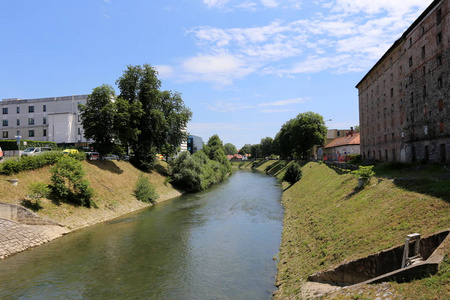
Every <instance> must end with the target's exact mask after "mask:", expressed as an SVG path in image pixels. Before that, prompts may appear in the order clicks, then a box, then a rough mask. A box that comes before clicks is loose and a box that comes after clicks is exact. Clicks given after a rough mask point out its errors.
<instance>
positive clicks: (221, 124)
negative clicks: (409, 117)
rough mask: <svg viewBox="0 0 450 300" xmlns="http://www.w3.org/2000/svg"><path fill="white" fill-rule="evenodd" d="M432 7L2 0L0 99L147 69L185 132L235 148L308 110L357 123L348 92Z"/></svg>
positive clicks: (266, 0)
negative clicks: (187, 112)
mask: <svg viewBox="0 0 450 300" xmlns="http://www.w3.org/2000/svg"><path fill="white" fill-rule="evenodd" d="M431 2H432V1H431V0H427V1H425V0H402V1H393V0H377V1H374V0H315V1H305V0H283V1H282V0H178V1H175V0H128V1H124V0H120V1H119V0H76V1H75V0H66V1H61V0H53V1H48V0H41V1H21V0H17V1H5V0H0V3H1V7H2V9H1V10H0V28H1V29H0V32H1V35H0V41H1V45H2V46H1V48H0V53H1V55H0V82H1V84H0V98H1V99H7V98H22V99H28V98H40V97H54V96H67V95H75V94H89V93H91V91H92V89H93V88H95V87H96V86H99V85H101V84H104V83H105V84H110V85H112V86H114V87H115V88H116V91H117V87H116V86H115V81H116V80H117V78H119V77H120V76H121V74H122V73H123V71H124V70H125V68H126V66H127V65H142V64H145V63H148V64H150V65H152V66H154V67H155V68H157V70H158V71H159V77H160V79H161V80H162V83H163V84H162V88H163V89H165V90H173V91H178V92H180V93H182V97H183V100H184V102H185V103H186V105H187V106H188V107H189V108H190V109H191V110H192V111H193V118H192V121H191V122H190V123H189V125H188V131H189V132H190V133H191V134H194V135H198V136H201V137H202V138H203V140H205V141H207V139H208V138H209V137H210V136H211V135H213V134H216V133H217V134H219V136H220V137H221V139H222V140H223V141H224V142H225V143H227V142H231V143H233V144H234V145H236V147H238V148H240V147H242V146H243V145H244V144H246V143H249V144H255V143H259V141H260V140H261V138H264V137H267V136H270V137H274V136H275V134H276V133H277V132H278V131H279V129H280V127H281V125H282V124H283V123H285V122H286V121H288V120H289V119H291V118H293V117H295V116H296V115H297V114H299V113H302V112H306V111H314V112H317V113H319V114H321V115H322V116H323V117H324V118H325V119H327V120H329V119H331V120H332V121H328V122H327V125H328V126H329V127H330V128H339V129H345V128H349V127H350V126H354V125H358V123H359V120H358V119H359V117H358V93H357V90H356V88H355V85H356V84H357V83H358V82H359V81H360V80H361V79H362V77H363V76H364V75H365V74H366V73H367V71H368V70H369V69H370V68H371V67H372V66H373V65H374V64H375V63H376V61H377V60H378V59H379V58H380V57H381V56H382V55H383V54H384V53H385V52H386V50H387V49H388V48H389V47H390V46H391V45H392V43H393V42H394V41H395V40H396V39H398V38H399V37H400V36H401V34H402V33H403V32H404V31H405V30H406V28H407V27H408V26H409V25H410V24H412V22H413V21H414V20H415V19H416V18H417V17H418V16H419V15H420V14H421V13H422V11H423V10H424V9H425V8H426V7H427V6H428V5H429V4H430V3H431Z"/></svg>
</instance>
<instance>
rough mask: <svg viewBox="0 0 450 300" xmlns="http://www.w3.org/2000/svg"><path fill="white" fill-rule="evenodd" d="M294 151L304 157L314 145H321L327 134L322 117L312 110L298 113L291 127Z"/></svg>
mask: <svg viewBox="0 0 450 300" xmlns="http://www.w3.org/2000/svg"><path fill="white" fill-rule="evenodd" d="M291 130H292V132H291V136H292V144H293V146H294V147H293V150H294V153H295V154H296V155H297V156H298V157H300V158H302V159H306V158H308V156H309V153H310V151H311V149H312V148H313V147H314V146H315V145H323V144H324V143H325V140H326V136H327V127H326V126H325V122H324V120H323V117H322V116H321V115H319V114H317V113H314V112H310V111H309V112H306V113H301V114H299V115H298V116H297V117H296V118H295V119H294V122H293V124H292V128H291Z"/></svg>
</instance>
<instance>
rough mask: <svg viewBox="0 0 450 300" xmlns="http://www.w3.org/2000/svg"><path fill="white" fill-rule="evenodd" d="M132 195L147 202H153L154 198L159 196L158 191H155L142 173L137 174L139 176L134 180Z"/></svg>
mask: <svg viewBox="0 0 450 300" xmlns="http://www.w3.org/2000/svg"><path fill="white" fill-rule="evenodd" d="M134 196H135V197H136V199H138V200H139V201H142V202H147V203H155V202H156V199H158V198H159V195H158V193H156V189H155V187H154V186H153V185H152V184H151V183H150V181H149V180H148V177H146V176H144V175H143V174H142V173H141V174H140V175H139V178H138V180H137V182H136V188H135V189H134Z"/></svg>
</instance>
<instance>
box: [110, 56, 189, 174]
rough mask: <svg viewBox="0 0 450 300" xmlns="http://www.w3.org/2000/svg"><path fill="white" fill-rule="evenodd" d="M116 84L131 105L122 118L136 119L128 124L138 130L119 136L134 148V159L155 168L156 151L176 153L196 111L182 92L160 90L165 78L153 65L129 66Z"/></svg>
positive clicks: (167, 153) (147, 167)
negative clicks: (162, 77)
mask: <svg viewBox="0 0 450 300" xmlns="http://www.w3.org/2000/svg"><path fill="white" fill-rule="evenodd" d="M116 84H117V85H118V87H119V90H120V96H119V97H120V98H122V99H123V100H125V101H126V102H128V103H129V104H130V105H131V109H129V110H128V112H129V113H128V115H127V116H123V118H121V119H122V120H123V121H124V122H125V123H126V122H127V121H132V122H133V123H132V124H128V125H127V126H128V127H129V128H133V129H134V131H133V134H132V135H131V137H130V135H128V134H126V131H125V130H124V133H123V134H121V135H119V139H120V140H121V141H124V142H125V143H126V144H127V145H130V147H131V148H132V150H133V153H134V156H133V157H132V162H134V163H135V164H136V165H137V166H138V167H141V168H143V169H149V168H152V167H153V165H154V162H155V154H156V153H161V154H164V155H166V156H168V155H172V154H174V152H175V151H176V150H177V148H178V147H179V145H180V144H181V142H182V141H183V140H185V139H186V137H187V134H186V132H185V131H184V129H185V128H186V125H187V123H188V121H189V120H190V119H191V117H192V112H191V111H190V110H189V109H188V108H187V107H186V106H185V105H184V102H183V100H182V98H181V95H180V93H177V92H171V91H160V87H161V81H160V80H159V79H158V77H157V71H156V70H155V69H154V68H153V67H151V66H150V65H147V64H145V65H143V66H128V67H127V70H125V71H124V73H123V75H122V76H121V77H120V78H119V79H118V80H117V81H116ZM135 104H138V105H137V106H133V105H135ZM125 128H126V127H125ZM125 138H126V141H125Z"/></svg>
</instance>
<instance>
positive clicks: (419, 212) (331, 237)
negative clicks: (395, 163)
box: [241, 161, 450, 299]
mask: <svg viewBox="0 0 450 300" xmlns="http://www.w3.org/2000/svg"><path fill="white" fill-rule="evenodd" d="M241 167H246V168H250V167H251V163H245V164H244V165H242V166H241ZM285 167H286V163H285V162H283V161H267V162H261V163H258V167H257V168H258V170H260V171H266V170H267V171H268V172H269V173H272V174H274V175H275V176H277V177H278V178H282V176H283V174H284V170H285ZM431 168H435V169H433V170H431V171H429V170H418V169H417V168H415V169H414V168H413V169H411V170H403V171H401V172H398V171H395V172H384V173H383V176H375V177H373V178H372V180H371V182H370V184H369V185H368V186H366V187H365V188H364V189H363V190H360V191H358V190H355V187H356V186H357V180H356V178H355V177H354V176H353V175H351V174H348V173H341V172H339V171H336V170H334V169H331V168H329V167H327V166H326V165H325V164H319V163H314V162H310V163H307V164H305V165H303V167H302V172H303V177H302V179H301V180H300V181H299V182H297V183H296V184H294V185H293V186H289V185H288V184H287V183H283V189H284V193H283V205H284V207H285V215H284V228H283V235H282V242H281V247H280V260H279V263H278V275H277V281H276V282H277V283H276V284H277V286H278V287H279V290H278V292H277V294H276V295H275V299H305V298H314V297H317V296H319V295H322V298H323V299H375V298H377V299H448V295H449V294H450V260H449V257H450V249H446V250H445V253H446V258H445V259H444V261H443V263H442V264H441V266H440V270H439V272H438V273H437V274H436V275H433V276H431V277H429V278H424V279H422V280H416V281H413V282H409V283H402V284H397V283H393V282H389V283H384V284H379V285H363V286H360V287H358V288H344V289H342V288H338V287H333V286H328V287H326V286H325V287H324V286H321V285H318V286H317V285H316V284H313V283H308V282H307V281H306V279H307V277H308V276H309V275H311V274H313V273H316V272H319V271H323V270H326V269H328V268H330V267H334V266H337V265H339V264H340V263H342V262H348V261H351V260H354V259H358V258H362V257H365V256H368V255H371V254H374V253H376V252H379V251H381V250H384V249H388V248H390V247H393V246H397V245H402V244H403V243H404V237H405V235H406V234H410V233H414V232H418V233H420V234H421V235H422V236H426V235H430V234H434V233H436V232H439V231H442V230H445V229H448V227H449V224H450V198H449V197H450V193H449V192H448V190H446V189H448V187H450V181H449V177H448V175H449V174H448V170H445V169H439V168H437V167H433V166H432V167H431ZM389 173H391V174H394V175H395V176H396V177H397V180H394V178H393V177H392V176H389ZM399 176H400V177H401V178H399ZM430 177H434V178H432V179H433V180H431V179H430ZM417 178H420V180H417ZM399 179H401V180H399ZM333 291H334V292H333Z"/></svg>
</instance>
